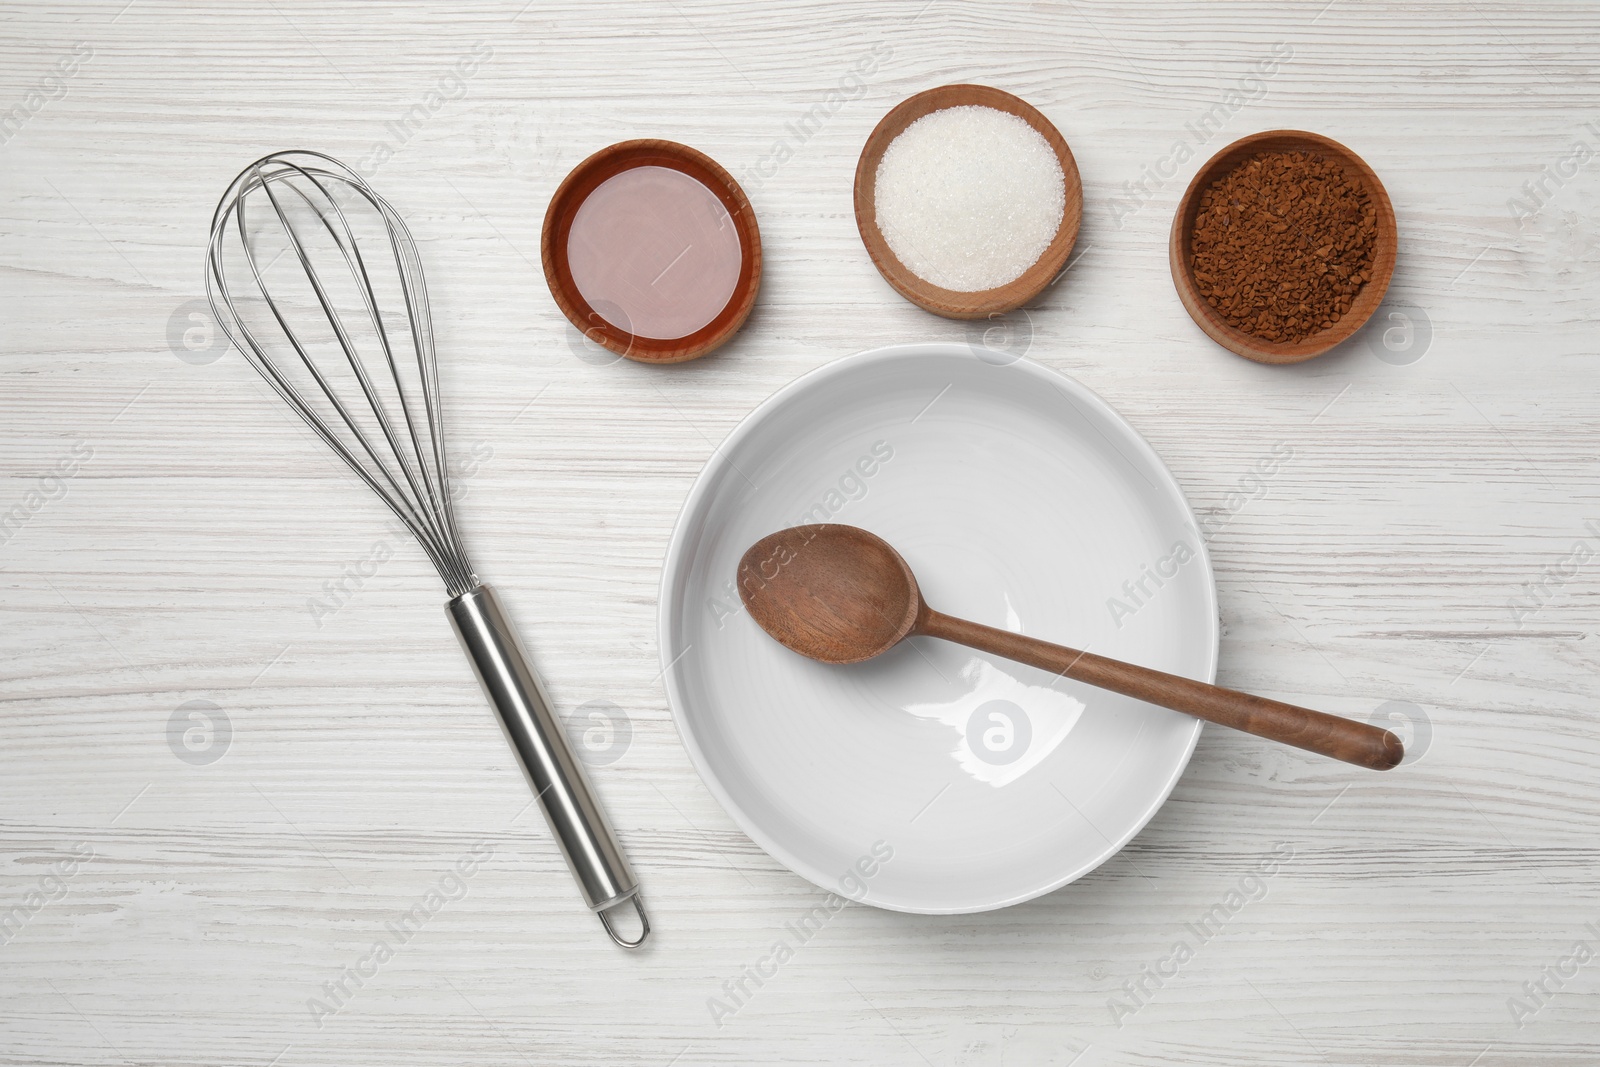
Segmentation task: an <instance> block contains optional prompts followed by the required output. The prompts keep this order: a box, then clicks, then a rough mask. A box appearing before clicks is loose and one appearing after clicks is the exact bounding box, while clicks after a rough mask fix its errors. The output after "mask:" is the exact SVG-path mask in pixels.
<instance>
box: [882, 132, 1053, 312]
mask: <svg viewBox="0 0 1600 1067" xmlns="http://www.w3.org/2000/svg"><path fill="white" fill-rule="evenodd" d="M875 193H876V199H877V215H878V229H879V230H881V231H882V232H883V238H884V240H885V241H887V242H888V244H889V248H890V249H891V250H892V251H893V252H894V254H895V256H896V257H898V258H899V260H900V262H901V263H904V264H905V265H906V266H907V267H908V268H910V270H911V271H912V273H914V274H916V275H917V277H919V278H921V279H922V280H923V281H926V282H932V283H933V284H934V285H937V286H941V287H943V288H945V289H953V290H955V291H957V292H961V293H973V292H977V291H979V290H982V289H993V288H995V287H996V286H1000V285H1005V284H1006V283H1007V282H1011V281H1015V280H1016V279H1017V278H1018V277H1020V276H1021V274H1022V272H1023V271H1025V270H1027V269H1028V268H1029V267H1031V266H1033V264H1034V263H1035V262H1037V261H1038V259H1039V257H1040V256H1041V255H1043V254H1044V250H1045V249H1046V248H1048V247H1049V245H1050V241H1051V239H1052V238H1054V237H1055V235H1056V230H1057V229H1058V228H1059V227H1060V225H1061V213H1062V211H1063V209H1064V208H1065V206H1066V179H1065V178H1064V177H1063V176H1062V173H1061V164H1060V162H1059V161H1058V160H1057V159H1056V154H1055V151H1054V150H1053V149H1052V148H1051V147H1050V142H1048V141H1046V140H1045V139H1044V136H1043V135H1042V134H1040V133H1039V131H1038V130H1036V129H1034V128H1033V127H1032V126H1030V125H1028V123H1027V122H1025V121H1024V120H1022V119H1020V118H1018V117H1017V116H1015V115H1012V114H1009V113H1007V112H1004V111H998V110H996V109H994V108H992V107H979V106H975V105H966V106H962V107H950V108H945V109H944V110H942V111H934V112H930V113H929V114H926V115H924V116H922V118H920V119H918V120H917V121H915V122H913V123H912V124H911V125H909V126H907V127H906V128H905V129H904V130H902V131H901V132H900V136H898V137H896V138H895V139H894V140H893V141H892V142H890V144H889V147H888V149H886V150H885V151H884V153H883V159H882V160H881V161H880V162H879V163H878V176H877V180H876V186H875Z"/></svg>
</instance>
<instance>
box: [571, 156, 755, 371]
mask: <svg viewBox="0 0 1600 1067" xmlns="http://www.w3.org/2000/svg"><path fill="white" fill-rule="evenodd" d="M650 166H655V167H666V168H668V169H670V170H676V171H679V172H680V173H683V174H687V175H688V176H689V177H691V178H693V179H694V180H695V181H697V182H699V183H700V184H701V185H703V186H705V187H706V188H707V189H710V190H711V192H712V193H713V194H715V195H716V197H717V199H718V200H719V201H721V202H722V206H723V208H724V209H726V210H727V212H728V215H729V217H731V218H732V219H733V223H734V226H735V228H736V229H737V230H738V233H739V255H740V263H739V279H738V281H737V282H736V283H735V284H734V289H733V295H732V296H730V297H729V298H728V302H727V304H726V305H724V306H723V308H722V310H721V311H719V312H718V313H717V315H716V317H715V318H713V319H712V320H711V321H710V322H708V323H706V325H704V326H702V327H701V328H700V329H698V330H696V331H695V332H694V333H691V334H688V335H686V336H683V337H675V338H669V339H663V338H656V337H643V336H640V335H637V334H634V333H631V332H629V331H628V330H626V329H624V328H622V327H620V326H618V325H616V324H615V323H612V322H610V321H609V320H608V319H606V318H605V316H603V315H601V314H600V313H599V312H598V311H596V310H595V309H594V308H593V307H592V306H591V305H590V304H589V302H588V301H587V300H585V299H584V297H583V294H582V293H581V292H579V290H578V287H577V284H576V283H575V282H574V280H573V277H572V268H571V265H570V263H569V262H568V259H567V237H568V235H569V234H570V233H571V230H572V221H573V219H574V218H575V217H576V216H577V213H578V209H579V208H580V207H581V206H582V205H583V202H584V201H585V200H587V199H588V197H589V195H590V194H591V193H593V192H594V190H595V189H597V188H599V186H600V185H601V184H602V183H604V182H605V181H607V180H608V179H610V178H613V177H615V176H616V175H618V174H620V173H622V172H623V171H626V170H633V169H634V168H636V167H650ZM539 255H540V259H541V260H542V262H543V266H544V280H545V284H546V285H547V286H548V287H549V289H550V296H551V297H552V298H553V299H554V300H555V302H556V306H557V307H558V308H560V309H561V313H562V314H563V315H565V316H566V317H567V321H568V322H570V323H572V325H573V326H574V327H575V328H576V329H577V331H578V332H579V333H581V334H583V335H584V336H585V337H586V338H588V339H589V340H591V341H594V342H596V343H597V344H600V345H602V346H603V347H605V348H607V349H609V350H610V351H612V352H615V353H616V354H617V355H619V356H625V357H627V358H628V359H631V360H635V361H637V362H640V363H682V362H684V361H686V360H691V359H698V358H700V357H701V356H704V355H706V354H708V353H710V352H712V351H714V350H715V349H717V348H719V347H720V346H722V345H723V344H726V343H727V341H728V340H729V339H730V338H732V336H733V335H734V334H735V333H737V332H738V330H739V328H740V327H741V326H743V325H744V322H745V320H746V319H747V318H749V317H750V311H751V309H752V308H754V307H755V301H756V294H757V292H758V291H759V290H760V288H761V273H762V257H761V229H760V227H759V226H758V225H757V223H756V215H755V210H754V209H753V208H752V207H751V206H750V200H749V198H748V197H746V196H745V193H744V190H743V189H742V188H741V187H740V186H739V183H738V182H737V181H735V180H734V177H733V175H731V174H729V173H728V172H727V171H726V170H725V169H723V167H722V166H721V165H720V164H718V163H717V161H716V160H714V159H712V158H711V157H710V156H708V155H706V154H705V153H704V152H701V151H699V150H698V149H695V148H691V147H689V146H688V145H685V144H679V143H678V142H677V141H666V140H661V139H659V138H642V139H636V140H631V141H619V142H617V143H616V144H613V145H608V146H606V147H605V148H602V149H600V150H599V151H598V152H595V153H593V154H592V155H590V156H589V157H588V158H587V159H585V160H584V161H583V162H581V163H579V164H578V165H577V166H576V167H573V168H572V170H571V172H570V173H568V174H567V176H566V177H565V178H564V179H562V182H561V184H560V185H559V186H557V187H556V191H555V193H554V194H553V195H552V196H551V197H550V203H549V205H548V206H547V207H546V208H545V213H544V225H543V228H542V229H541V231H540V238H539Z"/></svg>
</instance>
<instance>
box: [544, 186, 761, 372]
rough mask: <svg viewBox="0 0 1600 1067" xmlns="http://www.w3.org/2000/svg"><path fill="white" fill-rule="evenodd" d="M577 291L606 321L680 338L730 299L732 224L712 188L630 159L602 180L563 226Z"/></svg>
mask: <svg viewBox="0 0 1600 1067" xmlns="http://www.w3.org/2000/svg"><path fill="white" fill-rule="evenodd" d="M567 262H568V264H569V266H570V268H571V270H572V280H573V282H574V284H576V285H577V287H578V292H579V293H581V294H582V295H583V298H584V300H586V301H588V303H589V306H590V307H592V308H594V310H595V311H596V312H598V313H599V314H600V315H601V317H603V318H604V319H605V320H606V321H607V322H609V323H611V324H612V325H613V326H616V327H619V328H620V329H623V330H626V331H628V332H629V333H632V334H636V335H638V336H640V337H649V338H654V339H657V340H663V341H670V340H673V339H675V338H679V337H687V336H688V335H690V334H692V333H694V332H695V331H696V330H699V329H701V328H702V327H704V326H705V325H706V324H708V323H709V322H711V320H712V319H715V318H716V317H717V315H718V314H720V313H721V311H722V309H723V308H725V307H727V306H728V300H729V299H730V298H731V297H732V296H733V290H734V287H735V286H737V285H738V282H739V267H740V245H739V231H738V229H737V228H736V227H735V226H734V224H733V219H732V217H731V216H729V214H728V210H727V208H725V207H723V206H722V201H721V200H719V199H717V195H716V194H715V193H713V192H712V191H711V190H710V189H707V188H706V187H705V186H704V185H702V184H701V183H700V182H698V181H696V180H695V179H694V178H691V177H690V176H689V175H687V174H685V173H683V172H682V171H678V170H673V169H671V168H669V167H634V168H632V169H631V170H625V171H622V172H621V173H620V174H616V175H613V176H612V177H610V178H608V179H606V180H605V181H604V182H601V183H600V184H599V185H598V186H596V187H595V190H594V192H592V193H590V194H589V195H588V197H587V198H586V199H585V200H584V202H583V203H582V204H581V205H579V207H578V211H577V214H576V215H574V216H573V219H572V229H571V231H570V232H569V233H568V235H567Z"/></svg>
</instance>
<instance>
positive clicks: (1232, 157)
mask: <svg viewBox="0 0 1600 1067" xmlns="http://www.w3.org/2000/svg"><path fill="white" fill-rule="evenodd" d="M1259 152H1311V153H1315V154H1316V155H1318V156H1321V157H1322V158H1324V159H1328V160H1332V161H1334V162H1337V163H1339V164H1340V165H1341V166H1342V167H1344V169H1345V171H1346V172H1347V173H1349V174H1352V175H1355V176H1357V177H1359V178H1360V179H1361V181H1362V183H1363V184H1365V185H1366V187H1367V192H1368V195H1370V196H1371V197H1372V201H1373V204H1374V205H1375V206H1376V207H1377V229H1378V232H1377V241H1376V245H1375V247H1374V249H1373V257H1372V278H1371V280H1369V281H1368V282H1367V283H1366V284H1365V285H1363V286H1362V287H1361V289H1360V290H1359V291H1358V292H1357V293H1356V296H1355V299H1354V300H1353V301H1351V303H1350V310H1349V311H1347V312H1345V313H1344V315H1343V316H1341V317H1340V319H1339V320H1338V321H1337V322H1335V323H1334V324H1333V325H1332V326H1329V327H1328V328H1327V329H1325V330H1322V331H1320V332H1318V333H1314V334H1312V335H1311V336H1310V337H1307V338H1306V339H1305V340H1304V341H1301V342H1300V343H1299V344H1284V343H1283V342H1281V341H1264V340H1262V339H1261V338H1259V337H1255V336H1253V335H1251V334H1248V333H1245V332H1244V331H1243V330H1239V329H1236V328H1234V327H1232V326H1230V325H1228V323H1227V320H1225V319H1223V318H1222V316H1221V315H1219V314H1217V311H1216V309H1214V308H1213V307H1212V306H1211V305H1210V304H1208V303H1206V300H1205V297H1203V296H1201V295H1200V287H1199V284H1198V283H1197V282H1196V281H1195V279H1194V241H1193V236H1194V219H1195V214H1196V213H1197V212H1198V211H1199V210H1200V194H1201V193H1203V192H1204V191H1205V190H1206V188H1207V187H1209V186H1210V185H1211V183H1212V182H1214V181H1215V180H1216V179H1217V178H1219V177H1221V176H1222V175H1223V174H1225V173H1227V172H1228V171H1229V170H1231V169H1232V168H1233V167H1235V166H1236V165H1238V164H1239V163H1240V162H1241V161H1243V160H1244V159H1246V158H1247V157H1249V156H1253V155H1255V154H1257V153H1259ZM1398 244H1399V232H1398V228H1397V227H1396V226H1395V221H1394V205H1393V204H1391V203H1390V202H1389V194H1388V193H1387V192H1386V191H1384V188H1383V183H1382V182H1380V181H1379V180H1378V176H1377V174H1375V173H1373V170H1372V168H1371V167H1369V166H1367V164H1366V162H1365V161H1363V160H1362V158H1361V157H1360V156H1358V155H1356V154H1355V153H1354V152H1352V151H1350V149H1348V148H1346V147H1345V146H1344V145H1342V144H1340V143H1339V142H1338V141H1335V140H1332V139H1330V138H1327V137H1323V136H1321V135H1319V134H1315V133H1305V132H1303V131H1301V130H1269V131H1267V132H1266V133H1255V134H1251V135H1250V136H1249V137H1244V138H1241V139H1240V140H1237V141H1235V142H1233V143H1232V144H1231V145H1229V146H1228V147H1226V148H1224V149H1223V150H1222V151H1220V152H1218V153H1217V154H1216V155H1214V156H1212V157H1211V159H1210V161H1208V162H1207V163H1206V165H1205V166H1203V167H1201V168H1200V172H1199V173H1198V174H1196V175H1195V176H1194V180H1193V181H1191V182H1190V183H1189V188H1188V189H1186V190H1184V194H1183V200H1182V201H1181V202H1180V203H1179V204H1178V213H1177V214H1176V215H1175V216H1173V219H1172V236H1171V239H1170V240H1169V242H1168V245H1167V259H1168V262H1169V263H1170V265H1171V267H1172V284H1173V285H1174V286H1176V287H1177V289H1178V299H1179V300H1181V301H1183V306H1184V308H1185V309H1186V310H1187V311H1188V312H1189V315H1190V317H1191V318H1193V319H1194V321H1195V322H1196V323H1198V324H1199V326H1200V328H1201V329H1202V330H1204V331H1205V332H1206V335H1207V336H1208V337H1210V338H1211V339H1212V340H1213V341H1215V342H1217V344H1219V345H1221V346H1222V347H1223V348H1226V349H1227V350H1228V351H1230V352H1234V353H1237V354H1238V355H1241V356H1243V357H1244V358H1246V359H1253V360H1255V361H1256V362H1257V363H1302V362H1304V361H1306V360H1308V359H1311V358H1313V357H1315V356H1320V355H1322V354H1323V353H1324V352H1326V351H1328V350H1329V349H1331V348H1333V347H1334V346H1335V345H1338V344H1340V343H1341V342H1343V341H1346V340H1348V339H1349V338H1350V336H1351V335H1353V334H1354V333H1355V332H1356V331H1357V330H1359V329H1361V327H1362V326H1365V325H1366V323H1367V320H1368V319H1370V318H1371V317H1372V313H1373V312H1374V311H1377V310H1378V305H1379V304H1381V303H1383V296H1384V294H1385V293H1386V292H1388V291H1389V279H1390V278H1392V277H1393V276H1394V258H1395V250H1396V248H1397V247H1398Z"/></svg>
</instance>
